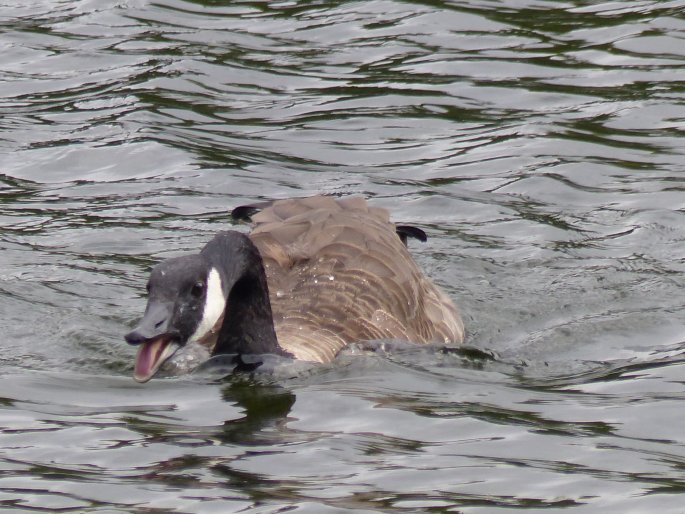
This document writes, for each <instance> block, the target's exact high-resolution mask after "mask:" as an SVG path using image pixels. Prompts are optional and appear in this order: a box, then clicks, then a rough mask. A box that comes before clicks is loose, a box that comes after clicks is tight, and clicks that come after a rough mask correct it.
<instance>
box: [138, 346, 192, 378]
mask: <svg viewBox="0 0 685 514" xmlns="http://www.w3.org/2000/svg"><path fill="white" fill-rule="evenodd" d="M180 347H181V345H180V344H178V343H177V342H174V341H173V337H172V336H170V335H169V334H164V335H161V336H159V337H157V338H155V339H151V340H149V341H146V342H144V343H142V344H141V345H140V346H139V347H138V353H137V354H136V364H135V367H134V370H133V378H134V379H135V380H136V382H141V383H143V382H147V381H148V380H150V379H151V378H152V377H154V376H155V374H156V373H157V371H159V368H160V367H161V366H162V364H164V362H165V361H166V360H167V359H169V358H170V357H171V356H172V355H174V353H176V351H177V350H178V349H179V348H180Z"/></svg>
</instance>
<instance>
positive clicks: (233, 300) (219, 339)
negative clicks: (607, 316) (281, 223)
mask: <svg viewBox="0 0 685 514" xmlns="http://www.w3.org/2000/svg"><path fill="white" fill-rule="evenodd" d="M147 291H148V300H147V306H146V309H145V313H144V315H143V318H142V319H141V320H140V322H139V323H138V325H137V326H136V327H135V328H134V329H133V330H132V331H131V332H129V333H128V334H126V335H125V336H124V338H125V339H126V342H128V343H129V344H131V345H136V346H138V352H137V355H136V361H135V367H134V373H133V378H134V379H135V380H137V381H138V382H147V381H148V380H150V379H151V378H152V377H153V376H154V375H155V374H156V373H157V372H158V370H159V369H160V367H161V366H162V365H163V364H164V362H166V361H167V360H169V359H170V358H171V357H172V356H173V355H174V354H175V353H176V352H177V351H178V350H179V349H180V348H182V347H183V346H185V345H187V344H195V343H199V344H206V345H209V346H210V347H212V349H213V352H212V353H214V354H216V353H237V354H241V353H268V352H273V353H280V352H279V347H278V344H277V341H276V335H275V332H274V328H273V320H272V315H271V307H270V304H269V297H268V286H267V283H266V276H265V274H264V268H263V264H262V260H261V257H260V255H259V252H258V250H257V249H256V247H255V246H254V245H253V244H252V242H251V241H250V240H249V238H248V237H247V236H246V235H244V234H242V233H240V232H234V231H229V232H221V233H219V234H217V235H216V236H215V237H214V239H212V240H211V241H210V242H209V243H207V245H206V246H205V247H204V248H203V249H202V251H200V253H198V254H193V255H186V256H182V257H175V258H171V259H168V260H165V261H163V262H161V263H159V264H158V265H156V266H155V267H154V268H153V269H152V271H151V273H150V279H149V281H148V284H147Z"/></svg>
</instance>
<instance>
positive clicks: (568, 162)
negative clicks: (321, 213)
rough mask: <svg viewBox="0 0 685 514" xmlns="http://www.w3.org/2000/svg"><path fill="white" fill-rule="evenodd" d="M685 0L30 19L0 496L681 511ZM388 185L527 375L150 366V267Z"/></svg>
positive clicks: (38, 5) (96, 7)
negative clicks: (232, 229)
mask: <svg viewBox="0 0 685 514" xmlns="http://www.w3.org/2000/svg"><path fill="white" fill-rule="evenodd" d="M683 12H685V2H683V1H663V0H662V1H647V0H644V1H622V2H606V3H602V2H594V1H580V0H575V1H568V2H559V1H551V0H550V1H544V0H503V1H494V0H490V1H489V0H480V1H478V0H475V1H468V0H466V1H463V2H447V1H430V2H429V1H425V2H419V1H400V0H375V1H364V2H348V1H342V2H331V1H325V0H324V1H317V2H305V1H301V0H294V1H273V2H269V1H265V2H261V1H260V2H257V1H253V2H239V1H233V2H216V1H209V0H205V1H181V0H177V1H175V0H160V1H157V2H148V1H144V0H129V1H125V0H124V1H121V2H103V1H97V0H90V1H87V0H83V1H57V0H52V1H50V0H41V1H34V2H10V3H8V2H3V3H2V5H1V6H0V27H1V30H0V227H1V228H0V248H1V250H0V312H2V316H0V331H1V333H2V337H1V338H0V341H1V343H0V345H1V346H0V348H1V351H0V508H1V509H2V510H9V509H16V510H17V511H22V510H23V511H27V512H29V511H30V512H36V511H44V512H108V513H112V512H254V513H276V512H286V511H291V510H292V511H296V512H307V513H370V512H431V513H447V512H460V513H467V512H487V513H491V512H511V511H512V510H514V511H516V510H521V511H522V510H532V509H536V510H548V511H554V512H561V511H564V512H587V513H595V512H617V513H627V512H634V513H644V512H660V513H681V512H683V511H684V510H685V507H683V504H684V499H683V496H682V494H683V491H685V471H684V470H685V428H684V427H685V409H684V407H685V381H684V379H685V357H684V355H685V354H684V353H683V352H685V311H684V309H683V307H684V306H685V278H684V274H683V273H684V272H685V174H684V173H685V138H684V137H683V136H684V131H685V71H684V69H685V17H684V16H683ZM315 193H331V194H344V195H346V194H361V195H364V196H366V197H368V198H370V199H371V201H372V202H373V204H374V205H378V206H383V207H387V208H389V209H391V210H392V213H393V218H394V219H395V220H398V221H402V222H406V223H412V224H415V225H417V226H419V227H421V228H423V229H424V230H425V231H426V232H427V233H428V234H429V238H430V239H429V242H428V243H427V244H425V245H421V244H419V243H417V244H412V245H411V247H412V251H413V252H414V254H415V255H416V259H417V260H418V261H419V263H420V264H421V266H422V267H423V268H424V269H425V270H426V271H427V272H428V273H429V274H430V275H431V276H432V277H434V278H435V279H436V281H438V282H439V283H440V284H441V285H443V286H444V287H445V288H446V290H447V291H448V292H449V293H450V294H451V295H452V297H453V298H454V299H455V301H456V302H457V303H458V304H459V305H460V306H461V308H462V310H463V313H464V318H465V321H466V324H467V330H468V339H469V341H468V342H469V344H471V345H473V346H475V347H478V348H481V349H486V350H488V351H490V352H493V353H494V355H495V356H496V358H495V359H494V360H492V359H484V358H480V357H478V356H472V357H468V356H464V355H457V354H445V353H441V352H434V351H428V350H425V349H411V348H408V349H407V348H405V349H400V350H397V351H395V352H390V353H388V354H382V353H381V354H377V355H366V356H362V355H349V354H348V355H344V356H342V357H340V358H339V359H338V361H336V362H334V363H333V364H331V365H327V366H319V367H314V368H311V369H306V370H299V371H298V370H291V373H281V374H278V375H275V376H274V375H260V376H256V377H243V376H231V377H228V378H225V379H223V380H222V379H218V378H217V377H216V376H206V375H193V376H184V377H177V378H167V379H158V380H153V381H152V382H150V383H148V384H145V385H139V384H136V383H135V382H134V381H133V380H132V379H131V373H132V362H133V355H134V350H133V349H132V348H130V347H128V346H127V345H126V344H125V343H124V342H123V340H122V334H124V333H125V332H126V331H127V330H128V329H129V327H131V326H132V325H133V324H134V323H135V321H136V319H137V318H138V317H139V316H140V314H141V313H142V310H143V308H144V305H145V298H144V284H145V281H146V277H147V273H148V270H149V268H150V266H151V265H152V264H153V263H155V262H157V261H159V260H160V259H162V258H165V257H168V256H171V255H178V254H180V253H183V252H190V251H195V250H197V249H198V248H200V247H201V246H202V245H203V244H204V242H206V241H207V240H208V239H209V238H210V236H211V235H212V234H213V233H214V232H216V231H217V230H220V229H222V228H226V227H227V226H230V221H229V220H228V216H227V212H228V211H229V209H230V208H231V207H234V206H236V205H240V204H243V203H246V202H251V201H255V200H258V199H263V198H285V197H289V196H303V195H308V194H315Z"/></svg>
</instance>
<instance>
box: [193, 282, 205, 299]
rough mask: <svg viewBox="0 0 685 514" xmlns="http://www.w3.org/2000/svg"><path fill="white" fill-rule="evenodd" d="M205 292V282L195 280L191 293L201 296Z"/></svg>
mask: <svg viewBox="0 0 685 514" xmlns="http://www.w3.org/2000/svg"><path fill="white" fill-rule="evenodd" d="M204 292H205V284H204V282H195V284H193V287H192V288H191V290H190V294H191V295H193V296H194V297H195V298H199V297H201V296H202V293H204Z"/></svg>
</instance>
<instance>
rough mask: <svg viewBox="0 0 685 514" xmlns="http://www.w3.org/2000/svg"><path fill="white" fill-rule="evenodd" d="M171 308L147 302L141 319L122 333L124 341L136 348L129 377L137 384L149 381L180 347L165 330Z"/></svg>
mask: <svg viewBox="0 0 685 514" xmlns="http://www.w3.org/2000/svg"><path fill="white" fill-rule="evenodd" d="M172 309H173V305H170V304H168V303H163V302H156V301H150V302H149V303H148V306H147V309H146V310H145V315H144V316H143V319H141V320H140V323H139V324H138V326H137V327H136V328H134V329H133V330H132V331H131V332H129V333H128V334H126V335H125V336H124V338H125V339H126V342H127V343H129V344H132V345H138V346H139V347H138V353H137V354H136V362H135V366H134V371H133V378H134V379H135V380H136V381H138V382H147V381H148V380H150V379H151V378H152V377H153V376H155V374H156V373H157V371H159V368H160V367H161V366H162V364H164V362H165V361H166V360H168V359H169V358H170V357H171V356H172V355H174V353H176V351H177V350H178V349H179V348H180V347H181V344H180V343H179V342H178V338H177V337H176V336H175V335H174V334H172V333H170V332H168V331H167V329H168V326H169V320H170V319H171V314H172Z"/></svg>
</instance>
